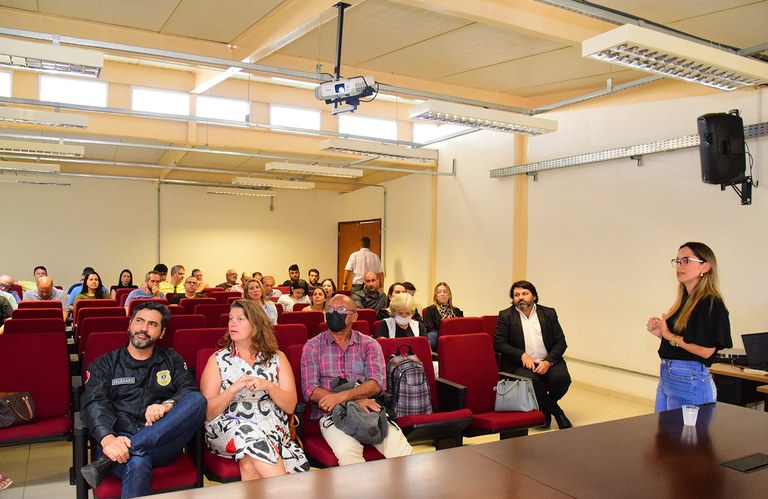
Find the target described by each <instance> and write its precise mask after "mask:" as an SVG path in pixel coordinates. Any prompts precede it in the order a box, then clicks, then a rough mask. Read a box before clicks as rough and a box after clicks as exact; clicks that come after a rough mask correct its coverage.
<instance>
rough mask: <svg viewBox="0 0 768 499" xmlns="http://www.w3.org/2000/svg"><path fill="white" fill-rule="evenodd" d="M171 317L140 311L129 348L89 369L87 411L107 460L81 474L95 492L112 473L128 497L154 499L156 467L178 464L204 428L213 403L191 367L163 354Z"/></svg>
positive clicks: (149, 307) (148, 307)
mask: <svg viewBox="0 0 768 499" xmlns="http://www.w3.org/2000/svg"><path fill="white" fill-rule="evenodd" d="M170 316H171V314H170V311H169V310H168V307H166V306H165V305H162V304H160V303H156V302H145V303H142V304H140V305H139V306H137V307H136V308H135V309H134V312H133V315H132V317H131V321H130V323H129V324H128V335H129V339H130V341H129V342H128V344H127V345H126V346H124V347H122V348H119V349H117V350H114V351H112V352H109V353H107V354H104V355H102V356H101V357H99V358H97V359H96V360H94V361H93V362H92V363H91V365H90V366H89V367H88V371H87V372H86V377H85V393H84V394H83V399H82V408H81V411H80V412H81V416H82V419H83V422H84V423H85V425H86V426H87V427H88V431H89V432H90V434H91V436H92V437H93V438H94V439H95V440H96V441H97V442H98V443H99V453H98V455H99V456H100V457H99V458H98V459H97V460H96V461H93V462H92V463H90V464H88V465H86V466H84V467H83V468H82V469H81V472H82V474H83V478H85V480H86V481H87V482H88V483H89V484H90V485H91V486H92V487H97V486H98V485H99V483H101V480H102V479H103V478H104V476H106V475H107V474H111V475H113V476H116V477H118V478H120V479H121V481H122V483H123V484H122V487H123V491H122V497H124V498H125V497H138V496H144V495H147V494H149V486H150V482H151V481H152V468H153V467H157V466H163V465H165V464H168V463H169V462H171V461H173V460H174V459H175V458H176V456H178V455H179V453H180V452H181V450H182V448H183V447H184V445H186V443H187V442H188V441H189V440H190V439H191V438H192V436H193V435H194V433H195V431H196V430H197V428H198V427H199V426H200V425H201V424H202V422H203V418H204V416H205V408H206V400H205V398H204V397H203V396H202V395H201V394H200V392H199V391H198V389H197V386H196V385H195V380H194V378H193V377H192V375H191V374H190V373H189V371H188V370H187V366H186V364H184V360H183V359H182V358H181V356H180V355H179V354H177V353H176V352H175V351H173V350H166V349H160V348H155V344H156V343H157V341H158V340H159V339H160V338H162V336H163V334H164V333H165V327H166V325H167V324H168V320H169V319H170Z"/></svg>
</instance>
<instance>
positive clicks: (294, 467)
mask: <svg viewBox="0 0 768 499" xmlns="http://www.w3.org/2000/svg"><path fill="white" fill-rule="evenodd" d="M233 350H234V347H232V349H229V348H225V349H223V350H219V351H218V352H216V364H217V365H218V367H219V374H221V390H222V391H224V390H226V389H227V388H228V387H229V386H230V385H232V383H234V382H235V381H237V380H238V379H240V377H241V376H242V375H243V374H248V375H249V376H258V377H260V378H264V379H267V380H269V381H272V382H273V383H277V382H278V379H279V375H280V366H279V356H278V354H275V355H274V356H273V357H272V358H271V359H270V360H269V361H268V362H267V363H266V365H259V364H256V363H255V364H254V365H253V366H250V365H249V364H248V363H247V362H246V361H245V360H243V359H242V358H241V357H238V356H237V355H233ZM235 352H236V350H235ZM205 440H206V442H207V443H208V447H209V448H210V449H211V451H213V452H214V453H215V454H217V455H219V456H223V457H231V458H234V459H235V460H237V461H239V460H240V459H242V458H243V457H245V456H251V457H252V458H254V459H258V460H259V461H263V462H267V463H270V464H273V465H274V464H277V460H278V458H279V457H282V458H283V464H284V465H285V470H286V471H287V472H288V473H298V472H301V471H308V470H309V463H308V462H307V457H306V455H305V454H304V450H303V449H302V448H301V447H300V446H299V445H298V444H297V443H296V442H293V441H292V440H291V438H290V432H289V430H288V414H286V413H285V412H284V411H283V410H282V409H280V408H279V407H278V406H277V405H275V403H274V402H273V401H272V399H271V398H270V397H269V394H268V393H267V392H266V391H257V392H252V391H250V390H247V389H243V390H240V391H239V392H238V393H237V394H236V395H235V398H234V399H233V400H232V402H231V403H230V404H229V407H228V408H227V410H226V411H224V413H223V414H220V415H219V416H217V417H215V418H214V419H212V420H210V421H208V422H207V423H205Z"/></svg>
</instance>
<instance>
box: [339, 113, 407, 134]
mask: <svg viewBox="0 0 768 499" xmlns="http://www.w3.org/2000/svg"><path fill="white" fill-rule="evenodd" d="M339 133H343V134H350V135H360V136H364V137H374V138H377V139H387V140H397V122H396V121H395V120H384V119H381V118H368V117H365V116H354V115H351V114H342V115H340V116H339Z"/></svg>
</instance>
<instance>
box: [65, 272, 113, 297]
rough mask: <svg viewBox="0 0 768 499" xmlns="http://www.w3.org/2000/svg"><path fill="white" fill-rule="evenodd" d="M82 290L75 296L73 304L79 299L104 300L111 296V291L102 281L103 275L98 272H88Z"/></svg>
mask: <svg viewBox="0 0 768 499" xmlns="http://www.w3.org/2000/svg"><path fill="white" fill-rule="evenodd" d="M81 288H82V291H81V292H80V293H78V294H77V296H75V299H74V300H73V302H72V303H73V304H74V303H77V302H78V300H103V299H106V298H109V293H108V292H107V291H106V288H104V285H103V284H102V283H101V276H100V275H99V274H97V273H96V272H88V273H87V274H86V275H85V279H84V280H83V286H81Z"/></svg>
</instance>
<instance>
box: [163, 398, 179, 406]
mask: <svg viewBox="0 0 768 499" xmlns="http://www.w3.org/2000/svg"><path fill="white" fill-rule="evenodd" d="M165 404H170V405H171V407H173V406H174V405H176V401H175V400H173V399H168V400H163V401H162V402H160V405H165Z"/></svg>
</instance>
